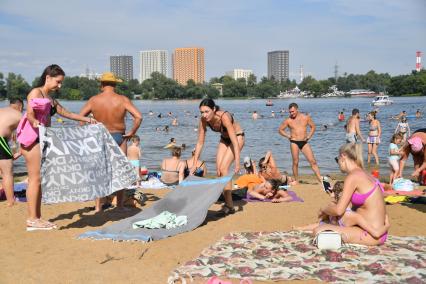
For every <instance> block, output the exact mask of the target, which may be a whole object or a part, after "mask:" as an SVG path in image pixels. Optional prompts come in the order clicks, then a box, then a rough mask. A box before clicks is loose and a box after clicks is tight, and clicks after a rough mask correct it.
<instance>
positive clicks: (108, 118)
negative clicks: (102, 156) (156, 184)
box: [80, 72, 142, 212]
mask: <svg viewBox="0 0 426 284" xmlns="http://www.w3.org/2000/svg"><path fill="white" fill-rule="evenodd" d="M99 81H101V90H102V93H100V94H98V95H96V96H93V97H91V98H90V99H89V100H88V101H87V103H86V105H84V107H83V108H82V109H81V111H80V114H81V115H84V116H87V115H89V114H90V113H92V114H93V117H94V118H95V119H96V120H97V121H98V122H100V123H103V124H104V126H105V127H106V129H108V131H109V132H110V134H111V136H112V138H114V140H115V142H117V144H118V145H119V146H120V148H121V150H122V151H123V153H124V154H126V152H127V140H128V139H129V138H131V137H132V136H133V135H135V134H136V131H137V130H138V128H139V126H140V124H141V122H142V114H141V113H140V112H139V110H138V109H137V108H136V107H135V106H134V105H133V103H132V102H131V101H130V100H129V99H128V98H127V97H126V96H122V95H119V94H117V93H115V86H116V84H117V83H120V82H122V80H121V79H118V78H116V77H115V75H114V74H113V73H110V72H106V73H104V74H102V77H101V78H100V79H99ZM127 112H129V113H130V114H131V115H132V116H133V127H132V129H131V130H130V131H129V132H127V133H126V124H125V120H124V119H125V117H126V113H127ZM123 195H124V190H120V191H118V192H117V207H119V208H121V209H123V208H124V204H123V203H124V198H123V197H124V196H123ZM95 210H96V212H99V211H102V204H101V199H96V204H95Z"/></svg>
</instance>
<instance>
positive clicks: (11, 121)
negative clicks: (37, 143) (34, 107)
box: [0, 99, 24, 206]
mask: <svg viewBox="0 0 426 284" xmlns="http://www.w3.org/2000/svg"><path fill="white" fill-rule="evenodd" d="M23 106H24V103H23V102H22V100H21V99H10V105H9V106H8V107H5V108H1V109H0V121H1V123H0V173H1V176H2V187H3V189H4V191H5V193H6V198H7V205H8V206H12V205H13V204H14V202H15V198H14V195H13V159H16V158H18V157H19V154H13V153H12V150H11V149H10V147H9V144H8V141H9V139H10V138H11V136H12V132H13V131H14V130H15V129H16V127H17V126H18V124H19V121H20V120H21V117H22V108H23Z"/></svg>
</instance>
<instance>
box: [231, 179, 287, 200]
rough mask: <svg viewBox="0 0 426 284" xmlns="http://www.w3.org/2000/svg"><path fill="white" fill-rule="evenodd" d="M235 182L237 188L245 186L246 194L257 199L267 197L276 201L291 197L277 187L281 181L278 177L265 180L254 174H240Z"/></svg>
mask: <svg viewBox="0 0 426 284" xmlns="http://www.w3.org/2000/svg"><path fill="white" fill-rule="evenodd" d="M235 184H236V186H237V187H239V188H245V187H247V193H248V195H249V196H250V197H253V198H256V199H259V200H266V199H269V200H270V201H272V202H275V203H278V202H286V201H291V200H292V199H293V198H292V197H291V196H290V195H289V194H288V193H287V192H286V191H284V190H280V189H279V186H280V185H281V184H282V183H281V180H278V179H268V180H265V179H264V178H262V177H259V176H258V175H255V174H251V175H242V176H240V177H239V178H238V179H237V180H236V181H235Z"/></svg>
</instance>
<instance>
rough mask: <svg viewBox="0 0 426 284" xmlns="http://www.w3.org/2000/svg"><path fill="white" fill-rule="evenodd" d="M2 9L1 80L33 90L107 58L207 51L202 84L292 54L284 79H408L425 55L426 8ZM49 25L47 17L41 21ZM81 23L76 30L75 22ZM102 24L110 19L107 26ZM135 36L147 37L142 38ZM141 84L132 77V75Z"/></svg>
mask: <svg viewBox="0 0 426 284" xmlns="http://www.w3.org/2000/svg"><path fill="white" fill-rule="evenodd" d="M112 3H114V2H112V1H102V2H101V1H98V0H95V1H90V2H85V1H73V2H72V3H67V2H63V3H61V4H59V5H58V4H54V2H52V1H43V2H39V1H38V2H33V1H29V0H20V1H11V0H5V1H2V5H1V6H0V30H1V33H0V40H1V42H2V46H1V47H0V72H3V73H8V72H14V73H19V74H22V75H23V76H24V77H25V78H26V79H27V81H29V82H31V81H32V80H33V79H34V77H36V76H40V74H41V72H42V70H43V69H44V67H45V66H47V65H48V64H51V63H57V64H59V65H60V66H61V67H63V69H64V70H65V72H66V73H67V75H69V76H78V75H79V74H81V73H83V72H84V70H85V69H86V68H89V69H90V70H93V71H94V72H96V73H102V72H105V71H108V70H109V57H110V56H112V55H116V54H128V55H131V56H133V57H134V58H138V57H139V56H138V55H139V54H138V52H139V51H140V50H151V49H162V50H167V51H168V53H169V54H171V53H172V51H173V50H174V49H175V48H176V47H182V46H202V47H204V48H205V52H206V53H205V65H206V80H207V81H208V80H209V79H210V78H211V77H219V76H222V75H224V74H225V73H226V72H227V71H229V70H232V69H234V68H238V66H244V67H245V68H249V69H251V70H253V72H254V75H256V77H257V78H258V79H260V78H261V77H262V76H267V52H269V51H273V50H289V52H290V53H291V60H290V66H289V71H290V74H289V77H290V79H296V80H297V79H298V78H299V67H300V65H303V68H304V74H305V76H308V75H312V76H314V77H315V78H317V79H326V78H328V77H334V65H335V64H336V62H337V64H338V65H339V74H340V75H342V74H343V73H345V72H346V73H354V74H365V73H366V72H368V71H369V70H375V71H376V72H380V73H383V72H388V73H390V74H391V75H398V74H408V73H410V72H411V71H412V70H414V69H415V53H416V51H423V52H425V51H426V37H424V36H422V34H424V31H425V30H426V19H425V17H424V14H426V1H421V0H410V1H396V0H373V1H368V0H359V1H347V0H324V1H319V0H303V1H289V0H283V1H277V0H265V1H261V0H248V1H242V0H236V1H232V2H226V1H217V2H214V3H211V2H209V1H196V2H194V1H180V2H177V3H175V2H172V1H156V2H152V1H139V2H138V3H135V2H133V1H128V0H124V1H121V2H120V5H118V6H117V5H112ZM46 15H49V16H48V17H47V16H46ZM75 15H79V17H78V18H79V20H78V21H76V20H75ZM105 15H107V16H105ZM140 27H149V28H143V29H141V28H140ZM134 72H135V74H139V70H136V69H135V70H134Z"/></svg>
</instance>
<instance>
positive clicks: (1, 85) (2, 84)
mask: <svg viewBox="0 0 426 284" xmlns="http://www.w3.org/2000/svg"><path fill="white" fill-rule="evenodd" d="M6 98H7V89H6V81H5V80H4V75H3V73H1V72H0V100H3V99H6Z"/></svg>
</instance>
